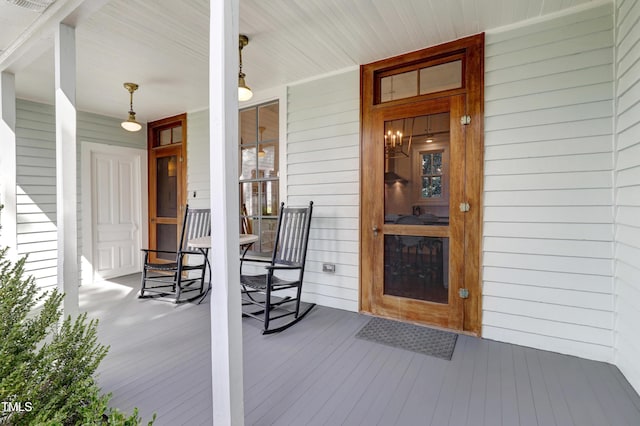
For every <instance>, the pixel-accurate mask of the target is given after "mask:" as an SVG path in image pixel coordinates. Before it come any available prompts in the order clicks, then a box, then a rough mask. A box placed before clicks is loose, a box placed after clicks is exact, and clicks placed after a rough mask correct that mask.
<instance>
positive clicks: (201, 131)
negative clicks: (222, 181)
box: [187, 110, 211, 209]
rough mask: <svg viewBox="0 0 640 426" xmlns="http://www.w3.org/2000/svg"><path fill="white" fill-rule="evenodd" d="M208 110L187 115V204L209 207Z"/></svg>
mask: <svg viewBox="0 0 640 426" xmlns="http://www.w3.org/2000/svg"><path fill="white" fill-rule="evenodd" d="M209 185H210V177H209V110H204V111H199V112H195V113H188V114H187V203H189V207H190V208H194V209H208V208H210V207H211V204H210V199H211V191H210V190H209Z"/></svg>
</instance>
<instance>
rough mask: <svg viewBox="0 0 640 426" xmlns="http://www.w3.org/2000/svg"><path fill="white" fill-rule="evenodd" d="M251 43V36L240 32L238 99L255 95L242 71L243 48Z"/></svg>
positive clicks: (241, 99) (246, 99)
mask: <svg viewBox="0 0 640 426" xmlns="http://www.w3.org/2000/svg"><path fill="white" fill-rule="evenodd" d="M247 44H249V37H247V36H246V35H244V34H240V72H239V73H238V100H239V101H241V102H242V101H248V100H249V99H251V97H252V96H253V92H252V91H251V89H250V88H249V86H247V83H245V81H244V77H245V75H244V73H243V72H242V48H243V47H245V46H246V45H247Z"/></svg>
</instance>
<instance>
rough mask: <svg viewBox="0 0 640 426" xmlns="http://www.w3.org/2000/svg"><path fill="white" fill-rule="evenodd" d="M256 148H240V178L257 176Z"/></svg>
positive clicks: (254, 177)
mask: <svg viewBox="0 0 640 426" xmlns="http://www.w3.org/2000/svg"><path fill="white" fill-rule="evenodd" d="M256 169H257V159H256V149H255V148H240V180H245V179H256V178H257V177H258V173H257V171H256Z"/></svg>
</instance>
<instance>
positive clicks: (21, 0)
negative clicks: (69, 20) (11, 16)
mask: <svg viewBox="0 0 640 426" xmlns="http://www.w3.org/2000/svg"><path fill="white" fill-rule="evenodd" d="M5 1H6V2H7V3H11V4H14V5H16V6H18V7H22V8H24V9H29V10H33V11H34V12H44V11H45V9H46V8H48V7H49V6H51V4H52V3H54V2H55V1H56V0H5Z"/></svg>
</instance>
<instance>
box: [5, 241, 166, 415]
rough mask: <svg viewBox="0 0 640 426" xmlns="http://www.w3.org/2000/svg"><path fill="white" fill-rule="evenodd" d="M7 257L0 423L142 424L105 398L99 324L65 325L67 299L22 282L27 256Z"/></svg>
mask: <svg viewBox="0 0 640 426" xmlns="http://www.w3.org/2000/svg"><path fill="white" fill-rule="evenodd" d="M6 253H7V250H6V249H1V250H0V318H1V322H0V404H1V405H0V425H5V424H6V425H102V424H110V425H139V424H141V421H142V420H141V419H140V418H139V417H138V412H137V409H136V410H134V411H133V413H132V414H130V415H128V414H124V413H122V412H120V411H118V410H117V409H114V408H109V400H110V398H111V395H110V394H107V395H101V394H100V389H99V388H98V386H97V384H96V382H95V379H94V374H95V371H96V369H97V368H98V365H99V364H100V362H101V361H102V359H104V357H105V356H106V355H107V351H108V350H109V348H108V347H106V346H104V345H101V344H99V343H98V340H97V327H98V321H97V320H90V321H88V320H87V316H86V314H81V315H80V316H78V318H77V319H75V320H72V319H71V318H70V317H67V318H66V319H65V320H64V321H61V317H62V309H61V304H62V294H60V293H59V292H58V291H56V290H54V291H53V292H52V293H51V294H40V295H38V289H37V286H36V285H35V282H34V280H33V278H32V277H29V278H23V276H24V265H25V258H22V259H20V260H19V261H17V262H16V263H15V264H12V262H10V261H9V260H7V259H6ZM40 303H42V307H40V308H38V309H35V310H34V308H35V307H36V306H37V305H38V304H40ZM154 419H155V416H154ZM154 419H152V420H151V421H150V422H149V423H148V424H149V425H151V424H152V423H153V420H154Z"/></svg>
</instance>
